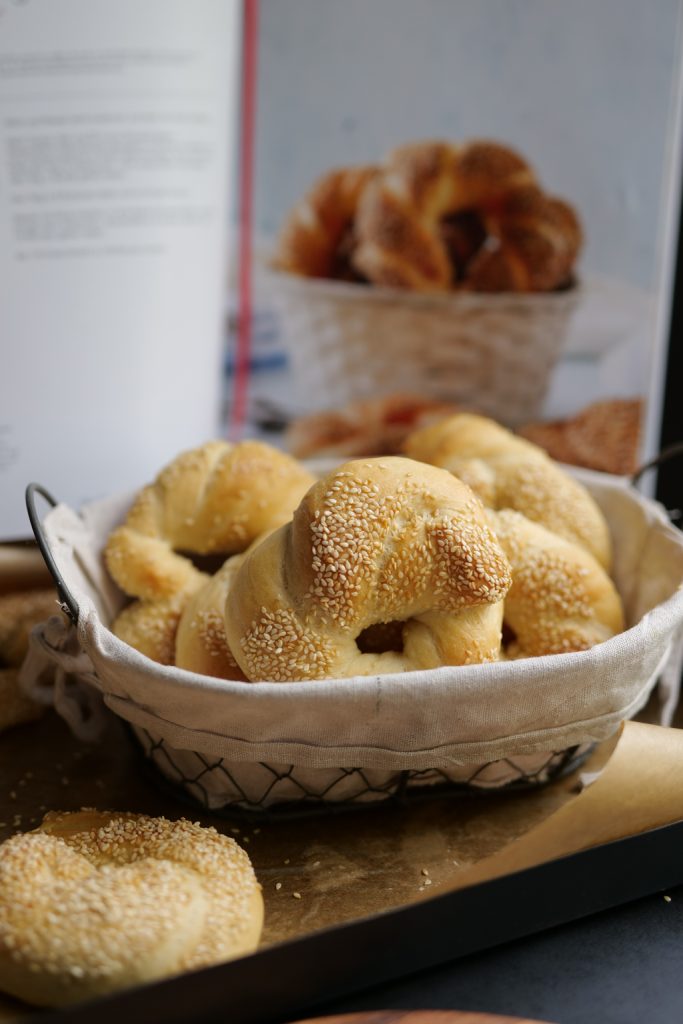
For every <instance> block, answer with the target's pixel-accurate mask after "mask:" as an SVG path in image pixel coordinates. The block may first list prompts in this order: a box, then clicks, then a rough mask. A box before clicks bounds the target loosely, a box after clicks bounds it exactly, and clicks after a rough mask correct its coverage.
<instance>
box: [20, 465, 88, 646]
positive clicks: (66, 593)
mask: <svg viewBox="0 0 683 1024" xmlns="http://www.w3.org/2000/svg"><path fill="white" fill-rule="evenodd" d="M36 495H40V497H41V498H44V499H45V501H46V502H47V503H48V505H49V506H50V507H51V508H54V507H55V506H56V504H57V502H56V500H55V499H54V498H53V497H52V495H51V494H50V492H49V491H47V490H45V488H44V487H42V486H41V485H40V484H36V483H30V484H29V485H28V487H27V488H26V510H27V512H28V518H29V520H30V522H31V529H32V530H33V536H34V537H35V538H36V543H37V545H38V548H39V550H40V553H41V555H42V556H43V560H44V561H45V565H46V566H47V568H48V570H49V572H50V575H51V576H52V579H53V580H54V581H55V586H56V587H57V594H58V596H59V601H60V604H61V605H62V606H63V608H64V611H65V613H66V614H67V615H68V616H69V619H70V620H71V622H72V623H73V625H74V626H76V625H78V616H79V609H78V602H77V601H76V599H75V598H74V596H73V594H72V593H71V591H70V590H69V588H68V587H67V585H66V583H65V582H64V578H63V576H62V574H61V573H60V571H59V569H58V568H57V563H56V562H55V560H54V558H53V557H52V552H51V551H50V546H49V544H48V542H47V538H46V536H45V531H44V529H43V524H42V522H41V520H40V517H39V515H38V512H37V509H36Z"/></svg>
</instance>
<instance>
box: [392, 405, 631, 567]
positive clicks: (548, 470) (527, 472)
mask: <svg viewBox="0 0 683 1024" xmlns="http://www.w3.org/2000/svg"><path fill="white" fill-rule="evenodd" d="M405 450H406V453H407V454H408V455H409V456H410V457H411V458H414V459H418V460H420V461H422V462H428V463H431V464H432V465H435V466H442V467H443V468H445V469H449V470H450V471H451V472H452V473H454V474H455V475H456V476H458V477H459V478H460V479H461V480H464V481H465V483H468V484H469V485H470V486H471V487H472V488H473V489H474V490H475V491H476V493H477V494H478V495H479V496H480V498H481V499H482V501H483V502H484V503H485V504H486V505H488V506H490V507H491V508H494V509H502V508H511V509H514V510H515V511H518V512H521V513H523V514H524V515H525V516H526V517H527V518H528V519H531V520H533V521H534V522H537V523H540V524H541V525H542V526H545V527H546V528H547V529H549V530H550V531H551V532H553V533H556V534H558V535H559V536H561V537H565V538H566V539H567V540H571V541H573V542H574V543H576V544H579V545H580V546H581V547H583V548H585V549H586V550H587V551H589V552H590V553H591V554H592V555H593V557H594V558H596V559H597V561H598V562H599V563H600V565H602V566H603V567H604V568H605V569H609V566H610V563H611V541H610V535H609V529H608V527H607V523H606V522H605V518H604V516H603V515H602V513H601V511H600V509H599V508H598V506H597V505H596V503H595V501H594V500H593V498H592V497H591V496H590V495H589V493H588V491H587V490H586V488H585V487H583V486H582V485H581V484H580V483H579V482H578V481H576V480H573V479H572V478H571V477H570V476H568V475H567V473H565V472H564V471H563V470H562V469H561V468H560V467H559V466H557V465H556V464H555V463H554V462H552V460H551V459H550V458H549V457H548V455H547V454H546V453H545V452H544V451H543V450H542V449H541V448H538V447H537V446H536V445H534V444H532V443H531V442H530V441H526V440H524V439H523V438H521V437H516V436H515V435H514V434H512V433H510V431H508V430H506V429H505V428H504V427H502V426H500V424H498V423H495V422H494V421H493V420H489V419H486V418H485V417H483V416H476V415H474V414H472V413H459V414H458V415H456V416H453V417H450V418H449V419H446V420H442V421H440V422H439V423H437V424H435V425H434V426H431V427H426V428H425V429H424V430H420V431H417V432H416V433H415V434H412V435H411V436H410V437H409V438H408V440H407V441H406V446H405Z"/></svg>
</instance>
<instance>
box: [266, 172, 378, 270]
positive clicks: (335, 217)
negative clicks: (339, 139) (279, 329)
mask: <svg viewBox="0 0 683 1024" xmlns="http://www.w3.org/2000/svg"><path fill="white" fill-rule="evenodd" d="M376 172H377V169H376V168H375V167H371V166H367V167H346V168H341V169H337V170H333V171H329V172H328V173H327V174H324V175H322V177H320V178H318V179H317V181H316V182H315V183H314V184H313V186H312V188H311V189H310V191H309V192H308V193H307V195H306V196H304V198H303V199H302V200H301V201H300V202H299V203H297V204H296V206H295V207H294V208H293V209H292V210H291V212H290V213H289V215H288V217H287V220H286V221H285V224H284V227H283V229H282V231H281V233H280V237H279V239H278V243H277V249H276V253H275V259H274V264H275V266H276V267H277V268H278V269H280V270H286V271H288V272H289V273H291V274H301V275H303V276H304V277H340V276H343V274H342V273H341V272H340V270H341V268H340V267H339V266H338V261H339V250H340V246H341V245H342V243H343V240H344V236H345V234H346V233H347V232H348V231H349V230H350V229H351V228H352V226H353V220H354V217H355V214H356V207H357V205H358V200H359V197H360V195H361V193H362V191H363V189H364V187H365V186H366V184H367V183H368V182H369V181H370V180H371V179H372V178H373V177H374V175H375V174H376Z"/></svg>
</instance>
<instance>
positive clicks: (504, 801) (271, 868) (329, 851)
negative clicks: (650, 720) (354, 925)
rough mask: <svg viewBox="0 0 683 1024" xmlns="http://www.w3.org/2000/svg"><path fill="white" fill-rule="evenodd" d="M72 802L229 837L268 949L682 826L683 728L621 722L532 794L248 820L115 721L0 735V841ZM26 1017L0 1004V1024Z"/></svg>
mask: <svg viewBox="0 0 683 1024" xmlns="http://www.w3.org/2000/svg"><path fill="white" fill-rule="evenodd" d="M591 780H592V781H591ZM587 781H590V782H591V784H590V785H588V786H587V787H586V782H587ZM83 806H91V807H97V808H100V809H114V810H127V811H138V812H143V813H147V814H164V815H166V816H168V817H171V818H177V817H182V816H185V817H190V818H191V819H192V820H195V821H200V822H201V823H202V824H206V825H213V826H215V827H216V828H217V829H218V830H219V831H222V832H225V833H227V834H229V835H232V836H234V838H235V839H236V840H237V841H238V842H240V843H242V844H243V845H244V847H245V849H246V850H247V851H248V852H249V854H250V856H251V858H252V861H253V863H254V867H255V869H256V872H257V875H258V877H259V879H260V881H261V884H262V886H263V892H264V899H265V905H266V915H265V927H264V933H263V944H264V945H268V944H270V943H273V942H278V941H282V940H286V939H289V938H294V937H296V936H300V935H303V934H307V933H310V932H313V931H315V930H317V929H320V928H323V927H328V926H333V925H335V924H341V923H343V922H345V921H349V920H352V919H358V918H363V917H367V916H369V915H373V914H377V913H381V912H383V911H386V910H390V909H393V908H395V907H400V906H404V905H406V904H409V903H412V902H415V901H418V900H426V899H430V898H433V897H436V896H438V895H439V894H440V893H443V892H446V891H448V890H451V889H454V888H458V887H462V886H464V885H470V884H474V883H476V882H479V881H482V880H484V879H487V878H491V877H495V876H497V875H500V874H504V873H506V872H510V871H515V870H519V869H520V868H523V867H527V866H530V865H532V864H537V863H540V862H542V861H545V860H549V859H552V858H554V857H559V856H562V855H565V854H568V853H571V852H575V851H578V850H580V849H584V848H587V847H589V846H592V845H596V844H598V843H602V842H607V841H609V840H612V839H618V838H622V837H624V836H626V835H631V834H635V833H637V832H640V831H643V830H645V829H648V828H653V827H656V826H658V825H663V824H667V823H670V822H673V821H676V820H679V819H681V818H683V732H682V731H681V730H678V729H663V728H661V727H659V726H655V725H648V724H645V723H631V722H629V723H627V724H626V725H625V726H624V728H623V730H622V732H621V733H620V734H619V735H618V736H616V737H614V738H613V739H612V740H610V741H609V742H607V743H604V744H602V745H601V746H600V747H599V748H598V749H597V750H596V751H595V752H594V754H593V755H592V756H591V758H590V759H589V761H587V762H586V763H584V765H582V766H581V768H580V769H578V770H577V771H576V772H574V773H573V774H572V775H570V776H567V777H566V778H564V779H560V780H558V781H556V782H554V783H552V784H550V785H548V786H545V787H542V788H539V789H537V790H528V791H523V792H517V793H514V794H513V793H503V794H497V795H495V794H483V795H467V796H454V795H450V796H446V795H441V796H432V797H429V798H424V799H423V798H419V799H416V798H412V799H410V800H409V801H407V802H406V803H404V804H401V805H397V804H392V805H390V806H388V805H381V804H376V805H372V806H368V807H365V808H364V809H355V810H353V811H352V812H346V813H340V814H329V813H326V814H322V815H316V816H311V817H307V818H289V817H286V818H285V817H281V818H277V819H276V820H272V819H265V820H257V819H254V818H250V819H249V820H248V821H245V820H244V819H242V818H239V817H234V818H223V817H220V816H217V815H213V814H208V813H202V812H201V811H200V810H199V809H198V808H197V807H196V806H195V805H190V804H186V803H183V802H181V800H180V799H179V797H178V795H177V794H176V793H175V792H174V793H170V792H169V791H168V790H164V789H162V788H160V783H159V781H158V779H157V777H156V776H154V775H152V774H151V769H150V768H149V766H148V765H147V763H146V762H144V761H143V759H142V756H141V754H140V752H139V750H138V749H137V746H136V745H135V742H134V740H133V739H132V738H131V736H130V733H129V732H128V730H127V728H126V726H125V725H124V723H123V722H122V721H121V720H120V719H118V718H116V717H115V716H112V718H111V722H110V725H109V729H108V732H107V735H106V737H105V739H104V741H103V742H102V743H99V744H97V746H87V745H85V744H83V743H81V742H80V741H78V740H76V739H74V737H73V736H72V735H71V734H70V732H69V730H68V728H67V726H66V724H65V723H64V722H62V720H61V719H59V718H58V717H57V716H56V715H54V714H53V713H52V712H50V713H48V714H47V715H45V716H44V717H43V718H42V719H40V720H38V721H35V722H31V723H27V724H25V725H23V726H18V727H15V728H14V729H10V730H7V731H6V732H4V733H0V841H2V840H4V839H6V838H8V837H9V836H10V835H12V834H13V833H14V832H17V831H26V830H27V829H31V828H34V827H36V826H37V825H38V824H39V822H40V821H41V819H42V817H43V814H44V813H45V812H46V811H47V810H76V809H78V808H80V807H83ZM27 1012H29V1011H28V1009H27V1008H25V1007H23V1006H20V1004H18V1003H16V1002H14V1001H12V1000H9V999H5V1000H4V1001H3V1000H2V998H1V997H0V1020H5V1019H12V1018H15V1017H17V1016H21V1015H23V1014H26V1013H27Z"/></svg>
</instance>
